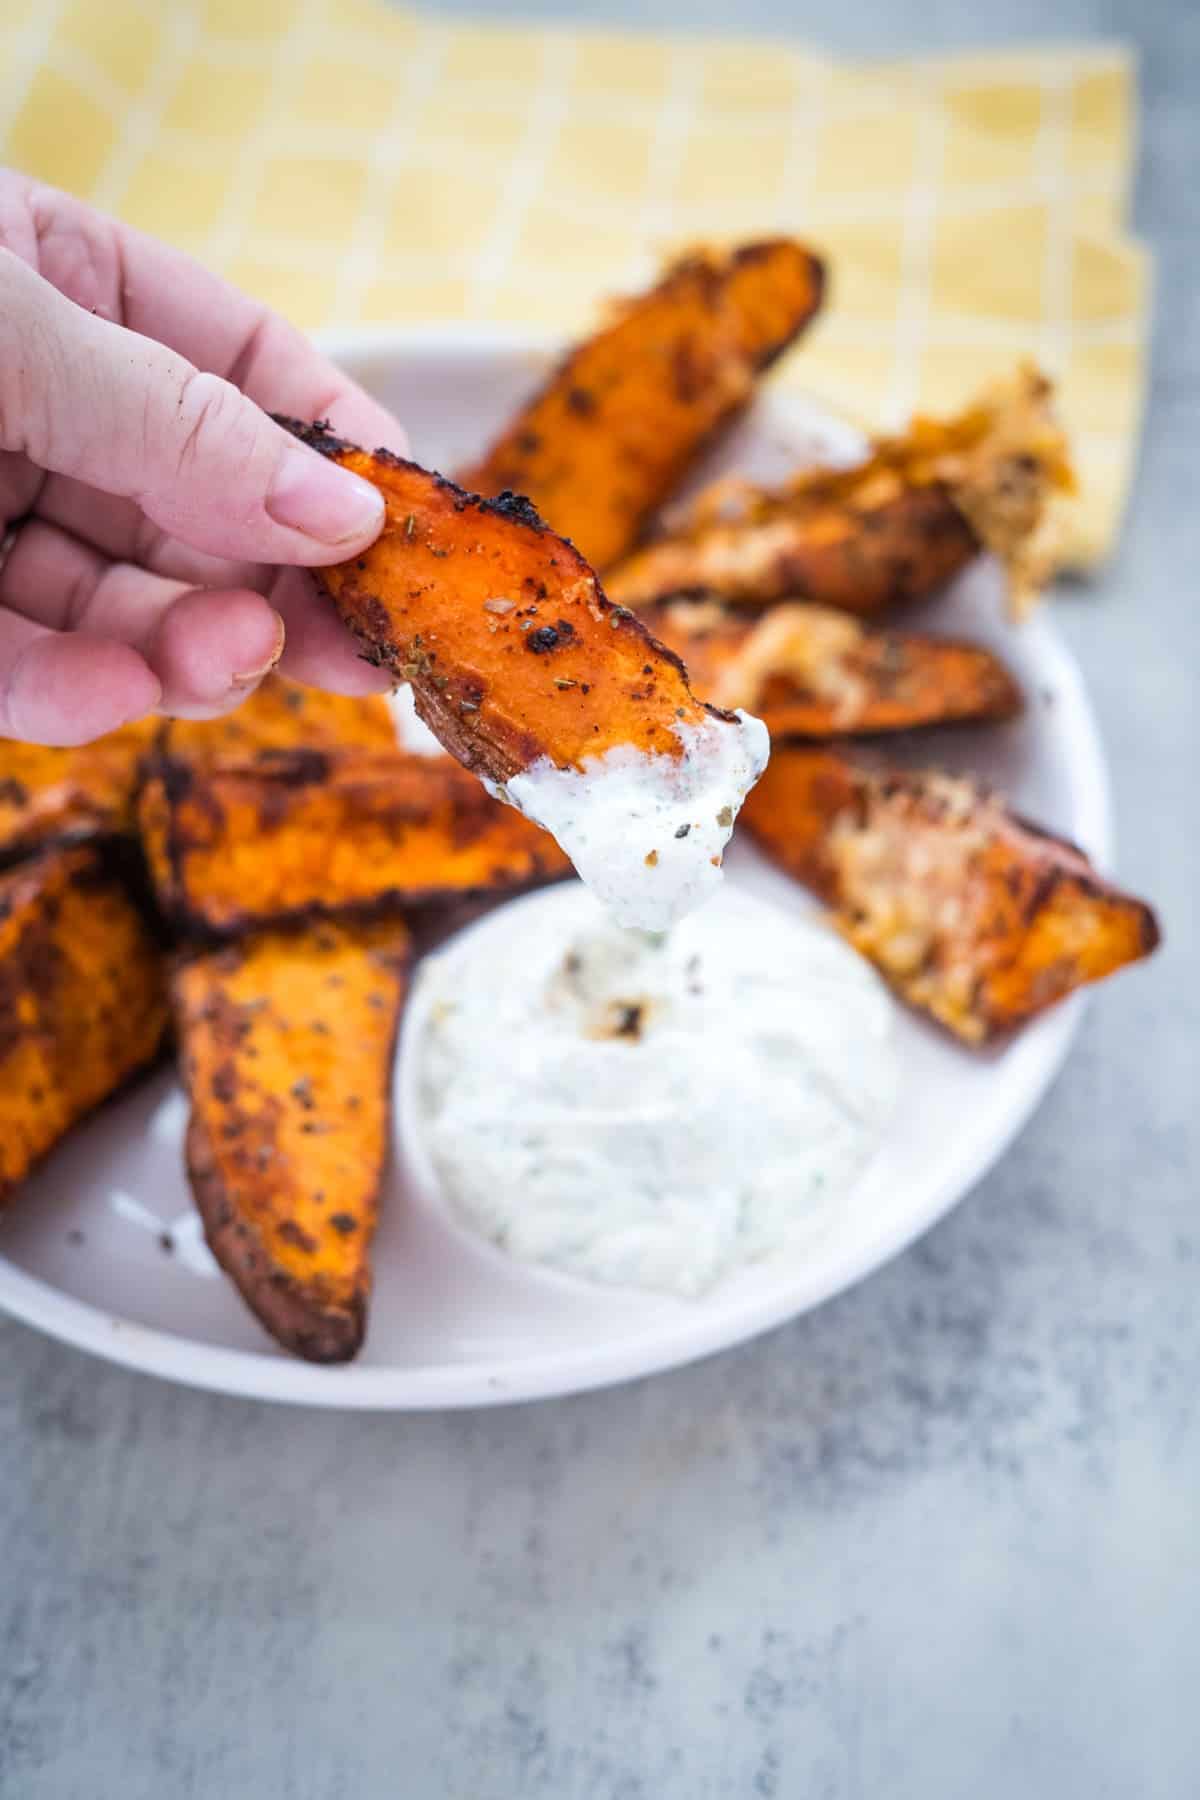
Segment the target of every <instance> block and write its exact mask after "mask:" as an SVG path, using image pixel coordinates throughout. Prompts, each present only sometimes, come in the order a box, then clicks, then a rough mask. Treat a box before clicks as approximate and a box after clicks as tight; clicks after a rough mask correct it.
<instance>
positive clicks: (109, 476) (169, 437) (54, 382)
mask: <svg viewBox="0 0 1200 1800" xmlns="http://www.w3.org/2000/svg"><path fill="white" fill-rule="evenodd" d="M0 448H3V449H5V450H13V451H17V452H20V453H21V454H23V455H25V456H27V457H28V458H29V459H30V461H31V462H33V463H35V464H37V466H38V467H39V468H42V469H48V470H52V471H53V472H54V473H56V474H59V475H67V476H71V477H73V478H74V479H75V480H77V481H82V482H86V483H87V484H88V485H89V486H90V487H96V488H99V489H101V490H102V492H104V493H106V494H113V495H116V496H119V497H121V498H122V499H129V500H134V501H136V502H137V504H138V505H139V506H140V507H141V509H142V511H143V512H144V513H145V514H146V515H147V517H148V518H150V519H152V520H153V522H154V523H155V524H156V525H158V526H160V527H161V528H162V529H163V530H164V531H167V532H169V533H170V534H171V535H172V536H173V537H177V538H181V539H182V540H183V542H184V543H186V544H190V545H191V546H192V547H193V548H194V549H197V550H205V551H208V552H209V553H210V554H212V555H215V556H226V557H234V558H236V559H238V560H239V561H250V562H265V563H306V564H307V563H321V562H330V561H334V560H339V561H340V560H341V559H343V558H345V557H347V556H352V555H353V554H354V553H355V551H357V550H360V549H363V548H364V547H365V546H366V545H367V544H369V543H371V542H372V541H373V540H374V539H375V538H376V537H377V536H378V535H379V531H380V529H381V527H382V525H383V499H382V496H381V495H380V494H379V493H378V492H377V490H376V489H375V488H373V487H372V486H371V484H370V483H369V482H366V481H363V480H361V479H360V478H359V477H358V476H357V475H352V474H350V473H349V472H348V471H347V470H345V469H340V468H338V467H337V465H336V464H334V463H330V462H327V461H326V460H325V459H324V458H323V457H321V456H318V455H317V453H316V452H315V451H313V450H309V449H308V448H307V447H306V446H305V445H303V444H299V443H297V442H296V440H295V439H294V438H293V437H291V436H289V434H288V433H287V432H285V431H284V430H282V428H281V427H280V426H278V425H276V424H274V423H273V422H272V420H271V419H269V418H268V417H267V415H266V413H264V412H262V411H260V409H259V408H258V407H257V406H255V405H254V403H253V401H251V400H247V398H246V397H245V395H244V394H242V393H240V392H239V391H238V389H237V388H235V387H234V386H233V385H232V384H231V383H230V382H228V381H222V380H221V378H220V377H219V376H217V375H210V374H207V373H204V372H202V371H200V370H197V369H195V368H193V367H192V365H191V363H189V362H188V361H187V360H186V358H184V357H182V356H179V355H177V354H176V353H175V351H173V350H171V349H169V348H168V347H167V346H166V345H165V344H160V343H157V342H156V341H155V340H154V339H153V338H147V337H141V336H139V334H138V333H137V332H134V331H126V330H125V329H124V328H123V327H122V326H119V325H112V324H109V323H107V322H106V321H104V320H102V319H98V318H96V317H94V316H93V315H92V314H91V313H87V312H85V311H84V310H83V309H82V308H81V307H79V306H76V305H75V304H74V303H73V302H72V301H70V300H67V299H66V298H65V297H64V296H63V295H62V294H60V293H59V292H58V290H57V288H55V287H53V286H52V285H51V284H50V283H49V282H48V281H44V280H43V279H42V277H41V276H40V275H37V274H35V273H34V271H33V270H32V269H30V268H29V267H28V266H27V265H26V264H25V263H23V262H22V261H21V260H20V258H19V257H16V256H14V255H13V254H12V252H11V251H7V250H0Z"/></svg>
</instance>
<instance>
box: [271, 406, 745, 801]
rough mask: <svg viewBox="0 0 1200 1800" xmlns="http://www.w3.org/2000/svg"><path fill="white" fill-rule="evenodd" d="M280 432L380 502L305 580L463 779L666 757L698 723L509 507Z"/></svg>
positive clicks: (623, 616)
mask: <svg viewBox="0 0 1200 1800" xmlns="http://www.w3.org/2000/svg"><path fill="white" fill-rule="evenodd" d="M281 422H282V423H284V424H286V425H288V426H289V427H290V429H292V430H293V431H294V432H295V433H296V435H297V436H298V437H301V438H303V440H304V441H305V443H308V444H311V445H312V446H313V448H314V449H316V450H319V451H320V452H321V453H322V454H323V455H324V456H328V457H329V458H330V459H331V460H332V461H334V462H337V463H340V464H341V465H342V467H343V468H347V469H352V470H353V471H354V473H355V474H356V475H362V476H363V477H365V479H366V480H368V481H373V482H374V483H375V485H376V487H378V488H379V489H380V491H381V492H382V494H383V496H384V499H385V501H386V502H387V520H386V523H385V525H384V528H383V533H382V535H381V536H380V537H379V538H378V539H377V540H376V542H375V543H374V544H372V546H371V548H370V549H369V550H366V551H364V553H363V555H362V556H360V557H356V558H354V559H353V560H352V561H350V562H345V563H338V564H336V565H335V566H333V567H331V568H326V569H321V570H318V571H316V574H317V575H318V578H319V580H320V583H321V585H322V586H323V587H324V588H325V590H326V591H327V592H328V593H329V594H330V596H331V597H332V599H333V600H334V602H335V603H336V605H337V608H338V610H339V612H340V613H341V615H342V618H343V619H344V620H345V622H346V624H347V625H348V626H349V627H350V629H351V631H353V632H354V633H355V635H356V636H357V637H358V638H359V639H360V640H361V642H362V643H363V645H364V646H365V648H366V652H367V654H368V656H369V657H370V658H371V659H372V660H374V661H376V662H378V663H379V665H380V666H381V667H382V668H385V669H388V670H389V671H390V672H391V674H393V675H394V676H395V678H396V680H397V681H408V682H410V683H411V685H412V690H413V698H414V701H415V703H416V708H417V712H418V714H419V715H420V717H421V718H422V719H423V720H424V721H425V723H426V724H427V725H428V726H429V728H430V730H431V731H432V732H433V733H434V735H435V736H436V737H437V738H438V740H439V741H440V742H441V743H442V744H444V745H445V747H446V749H447V750H449V751H450V753H451V755H452V756H454V757H456V758H457V759H458V761H459V762H461V763H463V764H464V765H465V767H467V768H468V769H473V770H474V771H475V772H476V773H477V774H480V775H485V776H487V777H488V778H489V779H491V780H492V781H496V782H504V781H507V780H509V779H510V778H511V777H512V776H514V775H518V774H520V773H521V772H522V771H523V770H525V769H527V768H529V766H530V765H531V764H532V763H534V762H537V761H538V760H539V759H541V758H542V757H548V758H549V760H550V761H551V762H552V763H554V764H555V765H556V766H557V767H559V768H571V767H577V766H578V765H579V764H580V763H581V762H582V761H583V760H584V758H586V757H592V756H598V755H600V754H602V753H603V752H604V751H606V750H610V749H612V748H614V747H615V746H618V745H632V746H633V747H634V748H636V749H639V750H649V751H655V750H659V751H664V752H666V753H668V754H670V753H672V748H673V746H674V745H675V742H676V739H675V726H676V723H677V721H678V720H680V719H682V720H683V721H685V722H686V723H689V724H695V723H698V722H699V721H700V720H702V719H703V718H705V717H706V716H708V715H709V714H710V713H711V711H712V709H711V708H708V707H705V706H703V705H702V704H701V703H700V702H699V701H698V700H696V699H695V697H694V696H693V695H692V693H691V692H690V690H689V688H688V684H687V678H686V675H685V673H684V669H683V665H682V663H681V662H680V661H679V658H678V657H677V656H675V655H674V654H673V653H672V652H670V651H668V650H665V649H664V648H663V647H662V645H661V644H657V643H655V641H654V639H653V638H652V637H651V636H650V634H649V632H648V631H647V630H646V628H645V626H644V625H643V624H641V622H640V621H639V620H638V619H636V618H635V617H634V615H633V614H632V613H631V612H629V611H628V610H627V609H626V608H624V607H614V606H612V605H611V604H610V603H609V601H608V600H607V599H606V598H605V596H604V593H603V590H602V589H601V587H600V584H599V582H598V581H597V580H596V577H595V575H594V574H593V573H592V570H591V569H590V568H589V567H588V565H587V563H586V562H585V561H584V560H583V558H582V556H580V554H579V553H578V551H577V550H575V549H573V547H572V546H571V545H570V544H568V543H564V541H563V540H562V539H561V538H560V537H557V536H556V535H555V533H554V532H552V531H551V530H550V529H549V527H548V526H546V525H545V524H543V522H542V520H541V519H539V518H538V516H537V514H536V513H535V512H534V511H533V509H532V507H530V506H529V505H527V504H526V502H525V501H523V500H520V499H514V498H512V497H511V496H510V497H509V498H508V499H501V500H479V499H477V498H475V497H474V496H473V495H470V494H465V493H463V491H462V489H461V488H457V487H455V485H454V484H453V482H450V481H447V480H445V479H444V478H443V477H442V476H440V475H433V474H431V473H430V472H429V471H428V470H427V469H422V468H420V467H418V465H417V464H416V463H412V462H406V461H404V460H403V459H402V458H401V457H398V456H393V455H392V454H391V453H390V452H389V451H386V450H377V451H375V452H374V454H371V453H369V452H367V451H365V450H359V449H357V448H356V447H355V446H354V445H353V444H344V443H342V442H340V441H339V440H338V439H337V438H335V437H332V436H331V435H330V434H329V433H328V432H327V431H326V430H324V429H323V427H321V426H319V425H312V426H305V425H301V424H299V423H298V422H297V421H296V420H290V419H286V420H283V421H281Z"/></svg>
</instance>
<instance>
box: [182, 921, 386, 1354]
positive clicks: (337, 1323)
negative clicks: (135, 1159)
mask: <svg viewBox="0 0 1200 1800" xmlns="http://www.w3.org/2000/svg"><path fill="white" fill-rule="evenodd" d="M407 964H408V944H407V935H406V933H405V931H404V927H403V926H402V925H400V924H398V923H392V924H389V925H386V926H384V925H375V926H357V927H355V926H341V925H332V924H322V925H315V926H313V927H312V928H310V929H309V930H307V931H302V932H300V933H298V934H296V935H290V934H287V933H272V932H264V933H261V934H257V935H255V936H252V937H248V938H245V939H243V940H242V941H241V942H239V943H238V944H236V945H231V946H228V947H226V948H224V949H220V950H215V951H211V952H209V953H207V954H204V955H199V956H195V957H192V958H191V959H189V960H186V961H184V962H182V963H181V964H180V965H179V966H178V968H177V969H176V972H175V976H174V981H173V1001H174V1012H175V1021H176V1027H177V1030H178V1034H179V1042H180V1051H181V1059H182V1068H183V1077H184V1082H185V1084H186V1087H187V1091H188V1095H189V1098H190V1101H191V1109H192V1110H191V1118H190V1121H189V1125H188V1133H187V1166H188V1175H189V1178H190V1180H191V1184H192V1192H193V1194H194V1196H195V1200H196V1206H197V1208H198V1210H199V1212H200V1216H201V1218H202V1219H203V1221H204V1229H205V1233H206V1235H207V1238H208V1242H209V1245H210V1247H211V1249H212V1252H213V1255H214V1256H215V1257H216V1259H217V1261H218V1262H219V1263H220V1264H221V1267H222V1268H223V1269H224V1270H225V1272H226V1274H228V1275H229V1276H230V1278H231V1279H232V1281H233V1282H234V1284H235V1286H236V1287H237V1288H238V1290H239V1292H240V1293H241V1295H242V1297H243V1299H244V1300H245V1301H246V1304H247V1305H248V1306H249V1307H250V1309H251V1311H252V1312H254V1313H255V1314H256V1315H257V1317H258V1318H259V1319H260V1320H261V1322H262V1323H263V1324H264V1325H265V1326H266V1328H267V1330H268V1331H269V1332H270V1333H271V1335H272V1336H273V1337H275V1338H276V1339H277V1340H278V1341H279V1343H281V1344H282V1345H284V1347H285V1348H286V1349H288V1350H291V1351H294V1352H295V1354H296V1355H297V1356H303V1357H306V1358H307V1359H308V1360H309V1361H311V1362H321V1363H330V1362H346V1361H348V1360H349V1359H350V1358H351V1357H352V1356H354V1355H355V1354H356V1353H357V1351H358V1349H359V1347H360V1345H361V1344H362V1341H363V1336H364V1333H365V1330H366V1319H367V1301H368V1297H369V1294H370V1288H371V1240H372V1238H373V1236H374V1232H375V1222H376V1217H377V1213H378V1206H379V1190H380V1185H381V1182H382V1178H383V1170H384V1165H385V1162H386V1159H387V1150H388V1142H389V1138H390V1135H391V1134H390V1119H391V1104H390V1089H391V1067H392V1052H393V1047H394V1044H395V1039H396V1027H397V1024H398V1022H399V1018H400V1012H401V1007H402V1005H403V1001H404V994H405V987H406V983H407Z"/></svg>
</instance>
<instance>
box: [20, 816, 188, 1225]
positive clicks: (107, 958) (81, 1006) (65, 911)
mask: <svg viewBox="0 0 1200 1800" xmlns="http://www.w3.org/2000/svg"><path fill="white" fill-rule="evenodd" d="M166 1025H167V986H166V975H165V969H164V966H163V960H162V957H161V955H160V952H159V947H158V945H157V943H156V942H155V940H154V938H153V936H152V935H151V933H150V931H149V930H148V929H147V926H146V924H145V922H144V920H143V918H142V916H141V914H140V912H139V911H138V909H137V907H136V906H135V904H134V903H133V901H132V900H131V899H130V897H129V894H128V892H127V890H126V888H125V886H124V883H123V881H122V877H121V872H120V869H119V867H118V866H117V865H116V864H115V863H114V861H113V858H112V853H111V846H106V845H100V844H76V845H67V846H55V847H52V848H50V849H47V850H44V851H43V852H42V853H41V854H40V855H39V856H36V857H34V858H33V859H32V860H30V861H29V862H26V863H23V864H21V865H20V866H19V867H17V868H15V869H11V870H10V871H9V872H8V874H6V875H0V1205H2V1204H3V1202H4V1201H5V1200H6V1199H7V1198H8V1196H9V1195H10V1194H11V1192H12V1190H13V1188H14V1187H15V1186H16V1184H17V1183H18V1182H19V1181H20V1180H21V1179H22V1178H23V1177H24V1176H25V1175H26V1174H27V1173H28V1172H29V1170H30V1169H31V1168H32V1167H33V1165H34V1164H35V1163H36V1162H38V1161H39V1160H40V1158H41V1157H43V1156H44V1155H45V1154H46V1152H47V1151H48V1150H50V1149H52V1148H53V1146H54V1145H55V1144H56V1143H57V1142H58V1140H59V1139H60V1138H61V1137H63V1136H64V1134H65V1133H66V1132H67V1131H69V1130H70V1128H71V1126H72V1125H74V1124H76V1123H77V1121H78V1120H80V1119H82V1118H83V1117H84V1116H85V1115H86V1114H87V1113H89V1112H91V1111H92V1109H93V1108H94V1107H96V1106H98V1105H99V1104H100V1102H101V1101H102V1100H106V1099H107V1098H108V1096H109V1095H110V1094H112V1093H114V1092H115V1091H116V1090H117V1089H118V1088H119V1087H120V1086H121V1085H122V1083H123V1082H125V1081H126V1080H128V1079H129V1077H130V1076H131V1075H133V1074H135V1073H136V1072H137V1070H139V1069H141V1068H143V1067H144V1066H145V1065H146V1064H147V1063H149V1062H150V1061H152V1059H153V1058H154V1056H155V1055H156V1053H157V1051H158V1048H159V1045H160V1044H161V1042H162V1037H163V1033H164V1031H165V1029H166Z"/></svg>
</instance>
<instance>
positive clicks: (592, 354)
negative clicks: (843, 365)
mask: <svg viewBox="0 0 1200 1800" xmlns="http://www.w3.org/2000/svg"><path fill="white" fill-rule="evenodd" d="M823 291H824V271H823V269H822V266H821V263H820V262H819V261H818V259H817V258H816V257H815V256H813V254H812V253H811V251H808V250H806V249H804V247H803V246H802V245H800V244H797V243H794V242H792V241H791V240H789V239H787V238H779V239H776V240H772V241H764V242H762V243H754V244H746V245H743V246H742V247H741V248H740V249H738V250H734V251H732V252H731V253H729V254H727V255H719V254H713V253H704V252H701V253H697V254H695V255H691V256H687V257H685V258H683V259H682V260H681V261H680V262H678V263H676V264H675V265H674V266H673V267H671V268H669V269H668V270H667V272H666V273H665V275H664V276H663V278H662V279H661V281H659V283H658V284H657V286H655V287H653V288H651V289H650V291H649V292H648V293H646V294H643V295H641V296H639V297H638V298H637V299H634V300H631V301H629V302H627V303H626V304H625V305H624V306H622V307H621V308H620V310H619V311H618V312H617V313H616V315H615V317H614V318H613V319H612V320H611V322H609V323H608V324H606V325H604V326H603V327H602V328H601V329H600V330H599V331H598V332H597V333H596V334H595V335H594V336H593V337H591V338H589V339H588V340H587V341H586V342H585V343H583V344H580V345H579V347H578V348H577V349H575V350H573V351H572V352H571V353H570V355H569V356H567V357H566V359H565V360H564V361H563V362H562V363H561V364H560V365H559V367H558V368H557V369H556V370H555V371H554V373H553V374H552V375H551V377H550V379H549V381H548V382H547V383H546V385H545V386H544V387H543V388H542V389H541V391H540V392H539V393H538V394H536V395H535V396H534V398H533V399H532V400H530V401H529V402H528V404H527V405H525V406H524V407H523V408H522V409H521V411H520V412H519V413H518V415H517V417H516V418H515V419H514V420H513V421H512V423H511V424H510V425H509V426H508V427H507V429H506V430H505V431H504V432H503V434H502V435H501V437H500V438H499V439H498V440H497V442H496V443H495V444H493V446H492V447H491V449H490V450H489V451H488V453H487V455H486V456H485V457H483V459H482V460H481V461H480V462H478V463H475V464H474V465H473V466H472V467H470V468H468V469H465V470H463V471H460V475H459V479H460V480H461V482H462V484H463V486H464V487H467V488H471V489H472V490H477V491H478V492H479V493H482V494H499V493H501V492H502V491H504V490H505V489H509V490H511V491H514V492H516V493H519V494H527V495H528V496H529V498H530V499H531V500H532V501H533V504H534V505H535V506H536V507H537V508H538V510H539V512H541V513H542V514H543V515H544V516H545V518H547V519H548V520H549V522H550V524H551V525H552V526H553V527H554V529H555V531H558V532H560V533H561V534H562V535H563V536H564V537H568V538H570V539H571V541H572V542H573V543H575V544H577V545H578V546H579V548H580V550H581V551H582V552H583V554H584V555H585V556H586V557H587V558H588V560H589V561H590V562H591V563H592V564H593V565H594V566H595V567H596V568H598V569H605V568H607V567H608V566H609V564H610V563H613V562H615V561H616V560H617V558H618V557H621V556H624V555H625V553H626V552H627V551H628V550H629V548H630V547H631V545H633V544H634V543H635V542H636V541H637V538H638V536H639V535H640V532H641V529H642V526H643V525H644V524H645V522H646V520H647V518H648V517H649V515H650V514H651V513H652V512H653V511H654V509H655V508H656V507H657V506H659V505H660V504H661V502H662V501H663V500H665V499H666V498H667V496H668V495H669V494H670V493H671V491H672V489H673V488H674V487H675V484H676V483H677V481H678V480H679V478H680V476H681V475H682V474H683V473H684V471H685V470H686V469H687V467H688V465H689V463H690V462H691V461H692V459H693V457H694V456H695V454H696V452H697V450H698V449H699V448H700V447H701V446H702V445H703V444H704V443H705V441H706V440H707V439H708V438H710V437H711V436H712V435H713V433H714V432H715V431H717V430H718V429H719V428H720V426H721V425H722V424H723V423H724V422H725V421H726V419H728V418H729V417H730V416H731V414H733V413H735V412H736V411H737V410H738V409H739V408H740V407H742V406H743V405H744V404H745V403H746V401H747V400H748V399H749V397H750V394H751V392H752V389H753V385H754V377H755V375H756V374H758V372H759V371H760V370H762V369H764V368H765V367H766V366H767V365H768V364H769V363H771V362H772V361H773V360H774V359H775V357H777V356H778V355H779V354H780V352H781V351H782V350H784V349H785V348H786V347H787V345H788V344H790V343H791V342H792V340H793V339H794V338H795V337H796V336H797V334H798V333H799V332H800V331H801V330H803V328H804V326H805V325H807V324H808V322H809V320H810V319H811V318H812V317H813V316H814V314H815V313H816V312H817V310H818V308H819V306H820V304H821V298H822V294H823Z"/></svg>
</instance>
